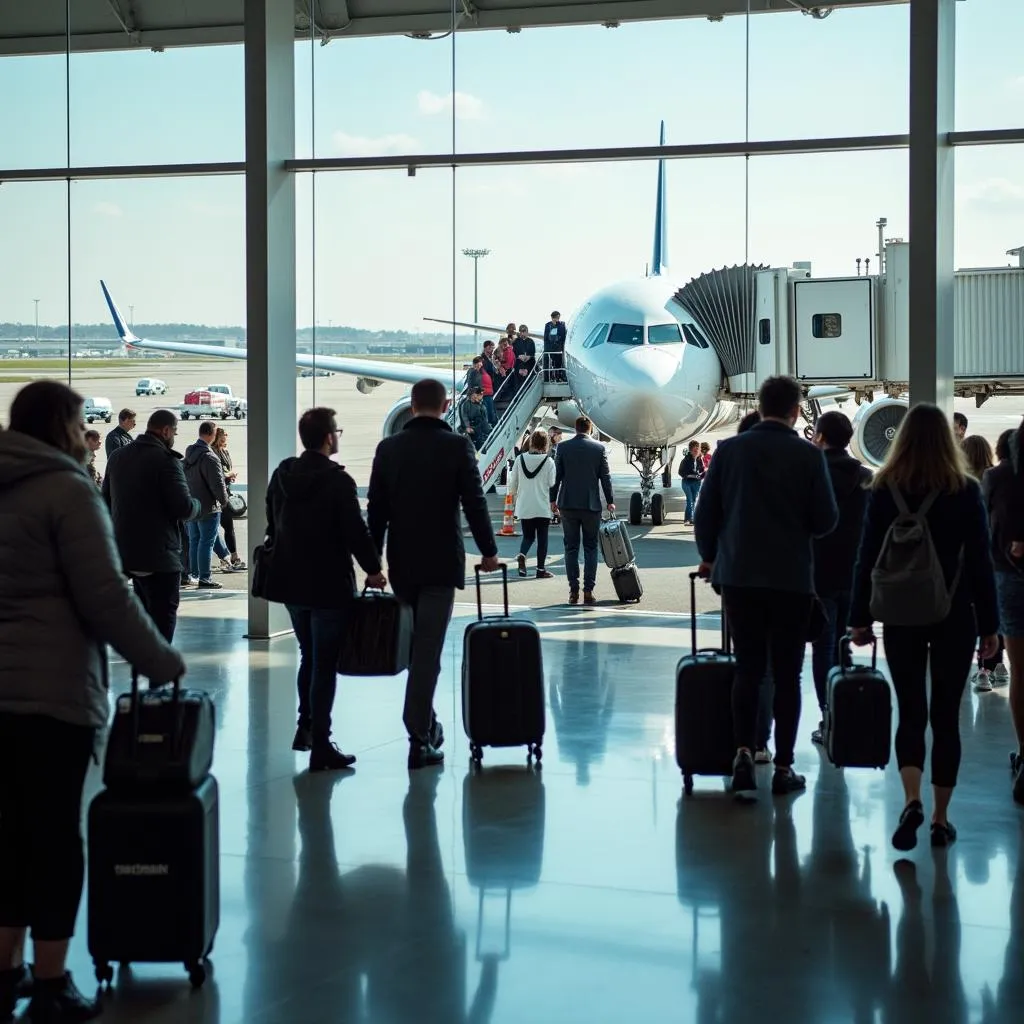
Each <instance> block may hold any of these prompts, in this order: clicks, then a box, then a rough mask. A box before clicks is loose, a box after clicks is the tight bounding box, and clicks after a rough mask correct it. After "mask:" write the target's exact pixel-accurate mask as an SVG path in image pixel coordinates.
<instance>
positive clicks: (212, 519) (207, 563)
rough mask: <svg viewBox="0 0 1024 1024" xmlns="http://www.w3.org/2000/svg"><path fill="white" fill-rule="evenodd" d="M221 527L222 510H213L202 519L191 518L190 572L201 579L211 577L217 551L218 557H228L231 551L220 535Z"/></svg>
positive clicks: (189, 538) (189, 537)
mask: <svg viewBox="0 0 1024 1024" xmlns="http://www.w3.org/2000/svg"><path fill="white" fill-rule="evenodd" d="M219 529H220V512H211V513H210V514H209V515H206V516H203V517H202V519H190V520H189V522H188V566H189V572H191V573H192V575H193V576H198V577H199V579H201V580H208V579H209V578H210V572H211V563H212V562H213V554H214V552H215V551H216V553H217V557H218V558H227V557H228V555H229V553H230V552H229V551H228V549H227V548H226V547H225V546H224V542H223V541H222V540H221V539H220V537H219V536H218V533H217V531H218V530H219Z"/></svg>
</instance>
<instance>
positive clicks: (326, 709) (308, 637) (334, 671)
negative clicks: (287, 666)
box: [287, 604, 345, 750]
mask: <svg viewBox="0 0 1024 1024" xmlns="http://www.w3.org/2000/svg"><path fill="white" fill-rule="evenodd" d="M287 608H288V614H289V615H290V616H291V620H292V627H293V628H294V630H295V637H296V639H297V640H298V641H299V676H298V680H297V686H298V691H299V726H300V727H303V728H306V729H309V730H310V732H311V733H312V734H313V749H314V750H318V749H319V750H322V749H323V748H324V747H326V746H328V745H329V744H330V742H331V711H332V710H333V708H334V694H335V692H336V690H337V683H338V655H339V654H340V653H341V641H342V638H343V636H344V630H345V612H344V610H343V609H339V608H303V607H301V606H299V605H293V604H290V605H288V606H287Z"/></svg>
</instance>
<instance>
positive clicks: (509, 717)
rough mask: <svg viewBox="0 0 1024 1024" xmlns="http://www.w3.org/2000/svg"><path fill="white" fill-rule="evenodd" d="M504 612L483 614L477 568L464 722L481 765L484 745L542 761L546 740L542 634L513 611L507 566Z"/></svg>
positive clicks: (465, 665) (466, 647) (466, 642)
mask: <svg viewBox="0 0 1024 1024" xmlns="http://www.w3.org/2000/svg"><path fill="white" fill-rule="evenodd" d="M501 586H502V593H503V595H504V602H505V614H504V615H499V616H494V617H489V618H486V619H485V618H484V612H483V596H482V593H481V589H480V566H479V565H478V566H477V567H476V606H477V621H476V622H473V623H470V624H469V625H468V626H467V627H466V633H465V636H464V637H463V646H462V724H463V728H464V729H465V731H466V736H467V738H468V739H469V744H470V754H471V756H472V758H473V761H474V762H476V763H477V764H479V763H480V761H481V760H482V759H483V749H482V748H483V747H519V746H526V747H527V751H528V758H527V759H528V760H529V759H530V758H534V757H535V758H536V759H537V763H538V764H540V759H541V743H542V742H543V740H544V724H545V723H544V666H543V662H542V659H541V649H540V632H539V631H538V629H537V627H536V626H535V625H534V624H533V623H532V622H531V621H529V619H518V618H511V617H510V616H509V614H508V566H507V565H504V564H502V566H501Z"/></svg>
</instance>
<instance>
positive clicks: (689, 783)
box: [683, 772, 693, 796]
mask: <svg viewBox="0 0 1024 1024" xmlns="http://www.w3.org/2000/svg"><path fill="white" fill-rule="evenodd" d="M683 792H684V793H685V794H686V795H687V796H690V795H691V794H692V793H693V776H692V775H690V774H688V773H687V772H683Z"/></svg>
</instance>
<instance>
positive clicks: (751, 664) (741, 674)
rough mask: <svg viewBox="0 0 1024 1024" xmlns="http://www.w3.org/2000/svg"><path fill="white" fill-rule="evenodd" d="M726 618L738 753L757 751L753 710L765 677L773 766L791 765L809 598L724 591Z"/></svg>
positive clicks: (787, 593)
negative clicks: (770, 687)
mask: <svg viewBox="0 0 1024 1024" xmlns="http://www.w3.org/2000/svg"><path fill="white" fill-rule="evenodd" d="M723 596H724V600H725V607H726V612H727V614H728V617H729V626H730V628H731V630H732V638H733V649H734V651H735V654H736V678H735V680H734V682H733V687H732V717H733V730H734V734H735V740H736V746H737V748H740V747H743V748H746V749H747V750H756V749H757V709H758V699H759V697H760V691H761V687H762V685H763V682H764V678H765V675H766V674H767V672H768V670H769V668H770V669H771V675H772V679H773V681H774V683H775V699H774V703H773V708H774V711H775V764H776V765H777V766H779V767H782V768H788V767H789V766H790V765H792V763H793V748H794V747H795V745H796V731H797V728H798V727H799V725H800V670H801V669H802V667H803V662H804V647H805V645H806V643H807V627H808V624H809V621H810V617H811V595H810V594H797V593H793V592H791V591H784V590H769V589H767V588H760V587H726V588H725V590H724V595H723Z"/></svg>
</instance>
